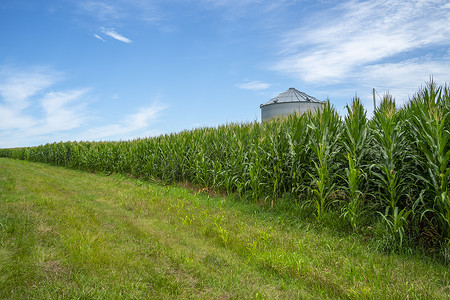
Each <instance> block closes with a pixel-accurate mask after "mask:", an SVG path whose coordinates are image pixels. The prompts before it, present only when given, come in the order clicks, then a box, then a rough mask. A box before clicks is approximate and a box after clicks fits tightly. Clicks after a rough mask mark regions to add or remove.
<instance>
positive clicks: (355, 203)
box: [341, 97, 369, 230]
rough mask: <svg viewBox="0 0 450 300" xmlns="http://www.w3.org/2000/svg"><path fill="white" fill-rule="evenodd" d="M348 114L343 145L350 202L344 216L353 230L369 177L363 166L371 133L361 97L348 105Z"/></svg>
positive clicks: (360, 210)
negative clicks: (365, 182) (364, 187)
mask: <svg viewBox="0 0 450 300" xmlns="http://www.w3.org/2000/svg"><path fill="white" fill-rule="evenodd" d="M346 109H347V116H346V117H345V121H344V130H343V133H342V139H341V140H342V145H343V148H344V149H345V151H346V159H347V162H348V166H347V167H346V168H345V178H344V180H345V182H346V186H345V187H344V189H345V190H346V191H347V194H348V198H349V200H348V202H347V203H346V204H344V207H343V213H342V216H343V217H344V218H345V219H347V220H348V221H349V222H350V225H351V226H352V228H353V230H356V229H357V226H358V222H359V217H360V215H361V213H362V203H361V201H362V197H363V191H362V190H361V186H362V184H363V180H364V179H365V178H366V177H367V176H366V172H365V171H364V170H363V168H362V164H364V160H365V158H366V153H367V151H368V149H369V148H368V147H367V144H368V141H369V134H368V130H367V118H366V112H365V110H364V107H363V106H362V104H361V102H360V100H359V98H357V97H355V98H353V102H352V106H351V107H349V106H348V105H347V106H346Z"/></svg>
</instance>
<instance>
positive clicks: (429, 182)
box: [0, 82, 450, 245]
mask: <svg viewBox="0 0 450 300" xmlns="http://www.w3.org/2000/svg"><path fill="white" fill-rule="evenodd" d="M346 108H347V111H348V113H347V115H346V116H345V117H340V116H339V115H338V113H337V112H336V110H335V109H334V108H333V107H332V105H330V103H329V102H328V103H326V104H325V106H324V108H323V109H322V110H320V111H318V112H315V113H308V114H303V115H291V116H289V117H286V118H282V119H273V120H271V121H267V122H263V123H258V122H254V123H248V124H228V125H224V126H220V127H218V128H201V129H195V130H192V131H183V132H181V133H177V134H167V135H162V136H159V137H154V138H145V139H137V140H132V141H120V142H66V143H63V142H60V143H53V144H46V145H42V146H37V147H28V148H15V149H0V156H4V157H11V158H17V159H23V160H29V161H37V162H45V163H51V164H56V165H62V166H67V167H70V168H76V169H82V170H90V171H98V172H104V173H123V174H129V175H132V176H136V177H141V178H142V177H143V178H147V179H150V178H153V179H158V180H162V181H165V182H177V181H188V182H192V183H195V184H198V185H200V186H202V187H207V188H213V189H215V190H222V191H226V192H227V193H235V194H238V195H239V196H241V197H247V198H251V199H254V200H255V201H256V200H260V199H266V200H267V199H270V201H271V202H272V204H275V205H276V201H277V199H280V197H282V196H283V195H285V194H287V193H288V194H290V195H292V199H295V201H296V202H298V203H309V204H311V205H312V207H314V211H315V214H316V217H317V219H319V220H320V219H322V218H323V216H324V212H325V211H327V210H330V209H339V210H340V211H341V212H342V214H341V217H342V218H343V219H345V220H346V221H348V222H349V224H350V225H351V227H352V228H353V229H354V230H358V228H359V227H360V226H361V224H362V223H364V221H365V220H366V219H367V217H366V216H367V214H371V215H372V216H373V215H375V216H378V217H376V218H377V219H378V220H382V222H384V223H385V225H386V228H387V230H388V231H389V232H390V234H391V236H392V237H394V238H395V241H396V243H397V244H399V245H401V244H402V243H403V242H404V239H405V237H407V236H410V235H414V236H415V237H418V238H421V237H422V240H423V238H424V237H430V236H431V238H430V240H431V241H440V242H444V243H450V199H449V176H450V168H449V160H450V140H449V130H450V125H449V123H450V116H449V114H450V113H449V112H450V89H449V88H448V86H447V85H445V86H437V85H436V84H435V83H433V82H431V83H428V84H427V85H426V86H425V87H424V88H421V89H420V90H419V91H418V92H417V94H416V95H415V96H414V97H413V98H412V99H411V100H410V101H409V103H408V104H407V105H405V106H404V107H402V108H399V107H396V105H395V101H394V99H393V98H392V97H391V96H389V95H386V96H384V99H383V101H382V102H381V104H380V105H379V107H378V108H377V109H376V111H375V112H374V115H373V117H372V118H371V119H368V118H367V116H366V112H365V110H364V108H363V106H362V104H361V103H360V100H359V99H358V98H357V97H355V98H354V99H353V101H352V103H351V105H348V106H347V107H346Z"/></svg>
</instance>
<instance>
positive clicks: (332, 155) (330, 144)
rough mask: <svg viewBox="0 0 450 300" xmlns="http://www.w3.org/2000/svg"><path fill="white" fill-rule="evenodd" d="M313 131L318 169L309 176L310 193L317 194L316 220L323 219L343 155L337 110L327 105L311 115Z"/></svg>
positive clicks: (315, 165)
mask: <svg viewBox="0 0 450 300" xmlns="http://www.w3.org/2000/svg"><path fill="white" fill-rule="evenodd" d="M309 118H310V123H309V124H308V127H309V129H310V130H311V139H310V148H311V149H312V152H313V153H314V155H315V156H314V160H313V164H314V170H313V172H311V173H309V176H310V177H311V179H312V185H311V187H310V190H311V191H312V193H313V203H314V206H315V207H316V217H317V219H318V220H321V219H322V215H323V212H324V210H325V207H326V206H327V205H328V203H329V196H330V194H331V193H332V192H333V189H334V186H335V182H334V179H335V177H336V176H335V174H336V173H335V172H334V171H336V169H337V167H338V165H337V164H335V162H336V157H337V154H338V153H339V144H338V143H337V141H338V140H339V137H340V134H341V122H340V119H339V116H338V114H337V113H336V111H335V109H334V108H333V107H332V106H331V105H330V103H329V102H327V103H326V104H325V106H324V108H323V109H322V110H318V111H317V112H316V113H315V114H312V113H310V114H309Z"/></svg>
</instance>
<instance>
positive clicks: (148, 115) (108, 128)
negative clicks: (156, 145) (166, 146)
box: [78, 102, 168, 140]
mask: <svg viewBox="0 0 450 300" xmlns="http://www.w3.org/2000/svg"><path fill="white" fill-rule="evenodd" d="M167 108H168V106H167V105H165V104H161V103H159V102H154V103H153V104H152V105H150V106H147V107H141V108H139V109H138V110H137V112H135V113H132V114H129V115H126V116H125V117H124V118H123V119H122V120H121V121H120V122H118V123H114V124H108V125H105V126H100V127H94V128H90V129H89V130H87V131H84V132H82V133H81V134H80V135H79V138H78V139H79V140H80V139H83V140H118V139H121V140H123V139H125V140H128V139H133V138H137V137H141V138H142V137H145V136H150V135H156V134H157V133H159V132H158V131H156V130H150V129H149V126H150V125H151V124H153V123H154V122H156V121H157V119H158V118H159V116H160V114H161V112H162V111H164V110H165V109H167Z"/></svg>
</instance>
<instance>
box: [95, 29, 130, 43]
mask: <svg viewBox="0 0 450 300" xmlns="http://www.w3.org/2000/svg"><path fill="white" fill-rule="evenodd" d="M101 29H102V32H103V33H104V34H106V35H108V36H110V37H112V38H113V39H116V40H118V41H121V42H124V43H127V44H129V43H132V42H133V41H132V40H130V39H129V38H126V37H124V36H123V35H121V34H120V33H118V32H116V31H115V30H114V28H110V29H106V28H103V27H102V28H101Z"/></svg>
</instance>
